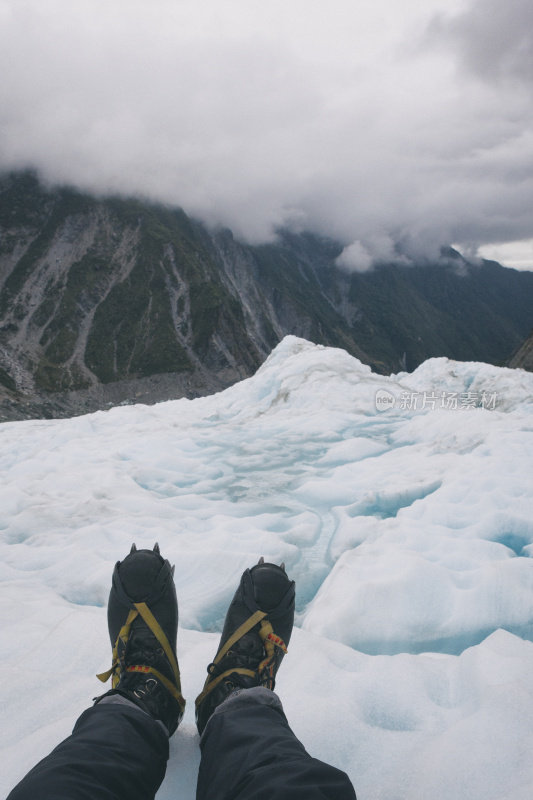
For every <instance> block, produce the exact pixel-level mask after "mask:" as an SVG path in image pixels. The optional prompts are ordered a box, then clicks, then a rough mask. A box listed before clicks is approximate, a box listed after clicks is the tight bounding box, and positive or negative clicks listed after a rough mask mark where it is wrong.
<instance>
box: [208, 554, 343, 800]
mask: <svg viewBox="0 0 533 800" xmlns="http://www.w3.org/2000/svg"><path fill="white" fill-rule="evenodd" d="M293 619H294V582H293V581H290V580H289V578H288V577H287V574H286V572H285V568H284V566H283V564H282V565H281V567H278V566H276V565H275V564H265V563H264V560H263V559H261V560H260V562H259V564H257V565H256V566H255V567H252V569H250V570H246V571H245V572H244V574H243V576H242V578H241V581H240V584H239V586H238V588H237V591H236V593H235V595H234V597H233V600H232V601H231V604H230V607H229V609H228V613H227V614H226V619H225V622H224V628H223V631H222V637H221V639H220V644H219V647H218V650H217V653H216V655H215V658H214V660H213V662H212V663H211V664H210V665H209V666H208V668H207V672H208V676H207V680H206V682H205V685H204V689H203V691H202V693H201V694H200V695H199V696H198V697H197V698H196V724H197V726H198V731H199V733H200V734H201V736H202V738H201V740H200V747H201V749H202V759H201V763H200V772H199V776H198V787H197V800H272V799H273V798H275V800H304V799H305V800H319V798H324V799H325V798H331V800H354V799H355V792H354V790H353V786H352V784H351V783H350V780H349V778H348V776H347V775H346V774H345V773H344V772H341V771H340V770H338V769H336V768H335V767H332V766H330V765H329V764H325V763H324V762H322V761H318V760H317V759H314V758H312V757H311V756H310V755H309V754H308V753H307V752H306V751H305V749H304V747H303V745H302V744H301V742H299V741H298V739H297V738H296V736H295V735H294V733H293V732H292V731H291V729H290V727H289V725H288V722H287V719H286V717H285V714H284V713H283V709H282V706H281V703H280V701H279V699H278V697H277V695H275V694H274V692H273V691H272V690H273V689H274V686H275V678H276V673H277V670H278V668H279V666H280V664H281V661H282V659H283V658H284V655H285V654H286V653H287V645H288V644H289V641H290V638H291V632H292V626H293Z"/></svg>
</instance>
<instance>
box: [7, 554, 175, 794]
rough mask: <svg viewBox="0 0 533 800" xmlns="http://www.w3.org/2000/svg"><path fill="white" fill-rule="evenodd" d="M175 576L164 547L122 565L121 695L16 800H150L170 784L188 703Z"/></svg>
mask: <svg viewBox="0 0 533 800" xmlns="http://www.w3.org/2000/svg"><path fill="white" fill-rule="evenodd" d="M173 573H174V568H173V567H171V566H170V564H169V562H168V561H166V560H164V559H163V558H162V556H161V554H160V552H159V547H158V545H155V547H154V549H153V550H137V548H136V547H135V545H133V546H132V549H131V552H130V554H129V555H128V556H127V557H126V558H125V559H124V560H123V561H122V562H117V564H116V566H115V570H114V572H113V583H112V587H111V592H110V595H109V603H108V608H107V612H108V613H107V617H108V628H109V636H110V639H111V645H112V648H113V663H112V665H111V669H110V670H108V672H106V673H104V674H102V675H99V676H98V677H99V678H100V680H102V681H105V680H107V679H108V678H110V677H112V679H113V680H112V686H113V688H112V689H111V690H110V691H109V692H106V693H105V694H104V695H102V696H101V697H99V698H97V700H96V704H95V705H94V706H93V707H92V708H90V709H88V710H87V711H85V712H84V713H83V714H82V715H81V717H80V718H79V719H78V721H77V722H76V725H75V727H74V730H73V732H72V735H71V736H69V737H68V738H67V739H65V741H63V742H62V743H61V744H60V745H58V747H56V748H55V750H53V751H52V753H50V755H49V756H47V757H46V758H45V759H43V760H42V761H41V762H40V763H39V764H37V766H36V767H34V768H33V769H32V770H31V771H30V772H29V773H28V775H26V777H25V778H23V779H22V781H21V782H20V783H19V784H18V786H17V787H16V788H15V789H14V790H13V791H12V793H11V794H10V796H9V800H30V798H31V800H36V799H37V798H38V800H52V798H53V800H67V799H68V800H150V798H153V797H154V795H155V793H156V791H157V789H158V788H159V785H160V784H161V781H162V780H163V777H164V774H165V768H166V762H167V759H168V737H169V735H172V734H173V733H174V731H175V730H176V728H177V727H178V725H179V723H180V720H181V718H182V716H183V709H184V706H185V701H184V699H183V697H182V695H181V686H180V676H179V668H178V662H177V658H176V636H177V629H178V604H177V600H176V589H175V586H174V579H173Z"/></svg>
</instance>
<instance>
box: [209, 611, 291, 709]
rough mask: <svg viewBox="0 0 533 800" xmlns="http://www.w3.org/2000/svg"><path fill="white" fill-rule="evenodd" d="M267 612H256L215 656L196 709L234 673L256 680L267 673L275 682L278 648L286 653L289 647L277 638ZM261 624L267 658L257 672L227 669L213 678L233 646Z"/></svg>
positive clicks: (261, 635)
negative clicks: (213, 673)
mask: <svg viewBox="0 0 533 800" xmlns="http://www.w3.org/2000/svg"><path fill="white" fill-rule="evenodd" d="M266 615H267V614H266V612H265V611H256V612H255V614H252V616H251V617H248V619H247V620H246V621H245V622H243V624H242V625H240V626H239V627H238V628H237V630H236V631H235V632H234V633H233V634H232V636H230V637H229V639H228V640H227V641H226V643H225V644H224V646H223V647H222V648H221V649H220V651H219V652H218V653H217V655H216V656H215V659H214V661H213V663H212V664H210V665H209V667H208V671H209V675H208V676H207V679H206V681H205V684H204V688H203V691H202V692H201V694H199V695H198V697H197V698H196V707H197V708H198V706H199V705H200V703H202V702H203V701H204V700H205V698H206V697H207V695H208V694H209V693H210V692H212V691H213V689H215V688H216V687H217V686H218V684H219V683H221V682H222V681H223V680H224V678H227V677H228V676H229V675H232V674H234V673H238V674H239V675H247V676H248V677H251V678H255V677H257V676H260V675H261V674H264V673H265V672H266V673H267V674H268V676H269V682H273V680H274V667H275V658H274V656H275V652H276V647H278V648H279V649H280V650H283V652H284V653H286V652H287V645H286V644H285V642H284V641H283V639H282V638H281V637H280V636H277V635H276V634H275V633H274V630H273V628H272V625H271V623H270V622H269V621H268V620H266V619H265V617H266ZM258 622H260V623H261V627H260V628H259V636H260V637H261V640H262V642H263V646H264V648H265V653H266V658H264V659H263V661H261V663H260V664H259V666H258V668H257V669H256V670H251V669H246V668H245V667H232V668H231V669H227V670H226V671H225V672H222V673H221V674H220V675H217V677H216V678H212V677H211V676H212V672H213V670H214V667H215V666H216V665H217V664H218V663H219V662H220V661H222V659H223V658H224V656H225V655H226V653H228V652H229V650H230V649H231V648H232V647H233V645H234V644H235V643H236V642H238V641H239V639H242V637H243V636H244V635H245V634H246V633H248V632H249V631H251V629H252V628H253V627H254V626H255V625H257V623H258Z"/></svg>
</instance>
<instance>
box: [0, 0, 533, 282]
mask: <svg viewBox="0 0 533 800" xmlns="http://www.w3.org/2000/svg"><path fill="white" fill-rule="evenodd" d="M532 15H533V12H532V8H531V6H530V5H529V4H528V3H526V2H525V0H511V1H510V2H507V3H506V4H505V7H504V8H503V7H501V6H500V4H499V3H497V2H496V0H473V1H472V2H464V0H428V2H427V3H424V4H421V3H420V2H419V0H407V1H406V2H403V3H401V4H398V3H395V2H394V0H376V2H374V3H372V4H355V5H354V3H353V2H351V0H333V2H325V0H314V1H313V2H309V1H308V0H294V2H291V3H285V2H281V0H272V1H271V2H269V3H267V4H266V3H262V2H258V1H257V0H228V2H227V3H224V4H222V5H221V4H220V3H218V2H216V0H202V2H200V3H192V2H190V0H184V2H180V3H175V2H170V0H158V2H157V3H148V2H147V0H132V2H129V3H128V4H127V5H125V4H124V3H123V2H119V0H106V2H103V0H79V1H78V2H76V3H70V2H67V0H49V2H46V3H40V2H38V0H25V2H20V1H19V0H3V1H2V2H1V3H0V68H1V71H2V76H3V80H2V82H1V85H0V109H1V111H0V154H1V155H0V168H6V169H12V168H20V167H23V166H34V167H37V168H38V169H39V170H40V172H41V174H42V175H44V177H46V178H48V179H49V180H51V181H54V182H57V181H60V182H61V181H63V182H69V183H75V184H77V185H78V186H80V187H81V188H83V189H90V190H92V191H95V190H96V191H100V192H107V191H112V192H117V191H121V192H125V193H139V194H143V195H147V196H149V197H151V198H152V199H158V200H162V201H167V202H170V203H173V204H179V205H181V206H183V207H184V208H185V210H186V211H187V212H188V213H190V214H193V215H195V216H198V217H200V218H201V219H202V220H204V221H207V222H208V223H212V224H221V225H225V226H229V227H231V228H232V229H233V230H234V231H235V233H236V234H237V235H239V236H240V237H244V238H246V239H248V240H249V241H252V242H258V241H265V240H268V239H269V238H271V237H272V236H273V233H274V231H275V230H276V228H277V227H279V226H280V225H284V226H286V227H287V226H288V227H291V228H293V229H294V230H302V229H310V230H314V231H316V232H318V233H326V234H327V235H329V236H333V237H336V238H337V239H339V240H341V241H342V242H344V243H345V244H346V247H347V249H346V251H345V253H344V255H343V257H342V258H341V262H344V264H345V266H346V267H347V268H349V269H355V270H361V269H362V270H364V269H368V267H369V266H371V265H372V264H373V263H374V262H375V261H376V260H380V259H382V258H387V259H388V260H400V261H402V260H403V261H405V260H409V259H411V260H412V259H415V260H418V259H420V257H421V256H424V257H430V258H431V257H433V256H434V255H435V254H436V253H437V252H438V250H439V248H440V246H441V245H442V244H451V243H453V244H456V245H458V246H460V247H462V248H463V249H465V250H466V249H468V250H469V252H475V251H476V248H477V247H478V246H480V245H487V244H490V243H498V242H499V243H501V242H510V241H514V240H521V239H528V238H531V237H532V236H533V229H532V222H531V214H530V209H531V206H532V203H533V176H532V171H531V164H532V163H533V161H532V155H533V134H532V133H531V131H532V130H533V128H532V125H531V123H532V117H533V105H532V103H531V85H532V84H531V71H532V64H533V56H532V52H533V49H532V46H531V37H532V34H531V31H532V30H533V24H532V23H533V20H532ZM532 260H533V257H532Z"/></svg>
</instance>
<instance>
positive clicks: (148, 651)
mask: <svg viewBox="0 0 533 800" xmlns="http://www.w3.org/2000/svg"><path fill="white" fill-rule="evenodd" d="M107 622H108V628H109V638H110V639H111V646H112V648H113V663H112V665H111V669H110V670H108V671H107V672H104V673H102V674H101V675H98V676H97V677H98V678H99V679H100V680H101V681H103V682H105V681H107V680H108V679H109V678H110V677H112V687H113V688H112V689H111V690H110V691H109V692H107V693H106V694H104V695H102V696H101V697H98V698H97V699H96V702H97V703H98V702H99V701H100V700H102V698H103V697H108V696H109V695H113V694H119V695H122V696H123V697H125V698H127V699H128V700H131V701H133V702H134V703H135V704H136V705H138V706H139V707H140V708H142V709H143V711H146V712H147V713H148V714H150V716H152V717H154V719H158V720H161V722H163V724H164V725H165V727H166V728H167V730H168V732H169V735H170V736H171V735H172V734H173V733H174V731H175V730H176V728H177V727H178V724H179V722H180V721H181V718H182V717H183V711H184V708H185V700H184V699H183V697H182V694H181V685H180V673H179V668H178V662H177V658H176V637H177V631H178V602H177V599H176V587H175V586H174V567H171V566H170V564H169V562H168V561H167V560H165V559H163V558H162V556H161V554H160V552H159V545H157V544H156V545H155V546H154V549H153V550H137V548H136V547H135V545H132V548H131V551H130V553H129V555H128V556H126V558H125V559H124V561H118V562H117V563H116V565H115V569H114V572H113V583H112V587H111V592H110V594H109V603H108V606H107Z"/></svg>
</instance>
